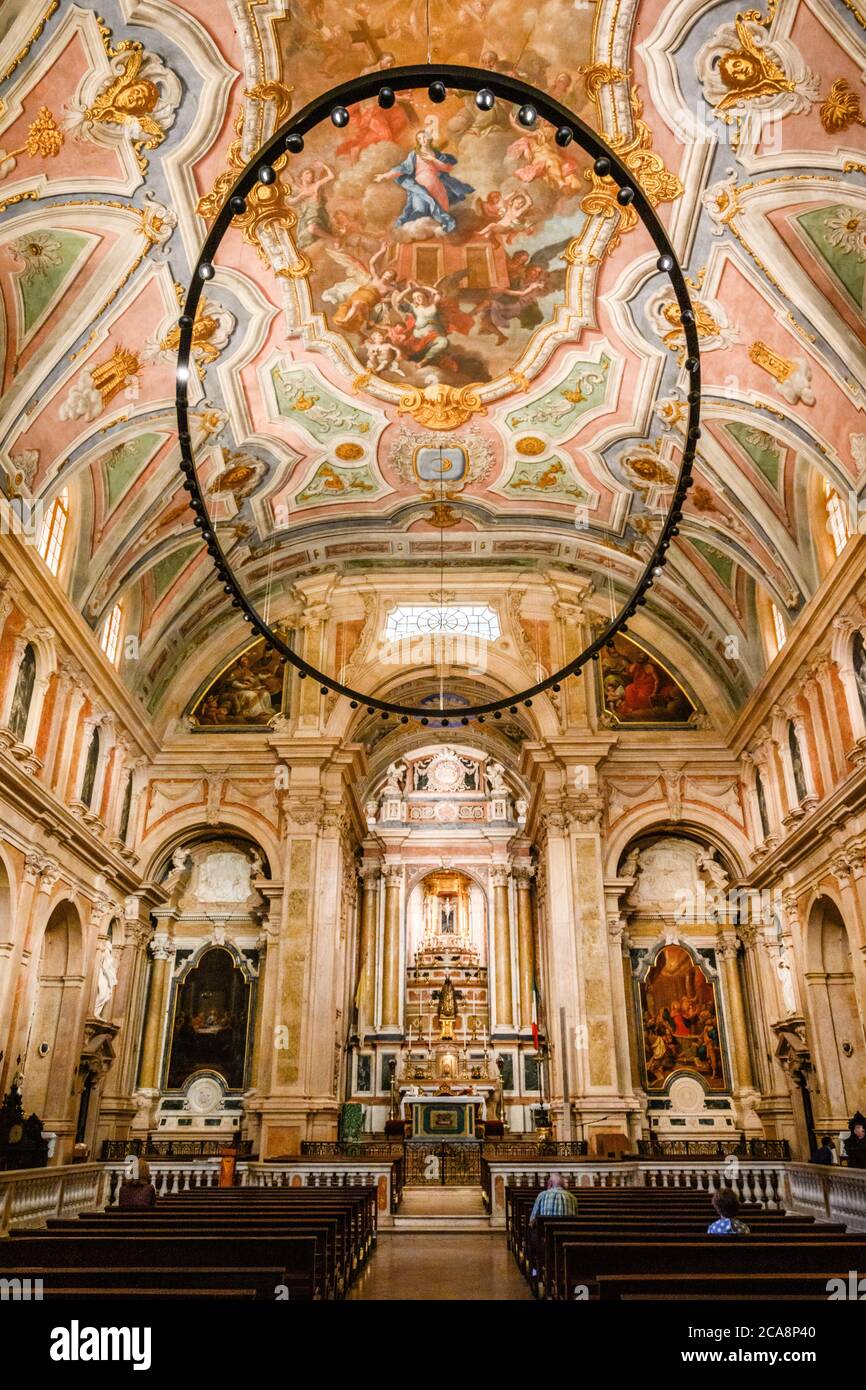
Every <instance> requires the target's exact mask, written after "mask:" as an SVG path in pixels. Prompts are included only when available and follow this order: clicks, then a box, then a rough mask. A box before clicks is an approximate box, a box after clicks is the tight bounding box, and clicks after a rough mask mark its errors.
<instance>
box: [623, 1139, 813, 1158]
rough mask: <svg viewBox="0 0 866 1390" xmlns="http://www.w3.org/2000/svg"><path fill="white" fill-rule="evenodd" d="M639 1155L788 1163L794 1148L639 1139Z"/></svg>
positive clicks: (764, 1142)
mask: <svg viewBox="0 0 866 1390" xmlns="http://www.w3.org/2000/svg"><path fill="white" fill-rule="evenodd" d="M637 1151H638V1153H639V1154H640V1156H641V1157H642V1158H644V1157H650V1156H654V1155H656V1154H659V1155H661V1157H663V1158H724V1157H727V1156H728V1155H729V1154H736V1155H737V1157H739V1158H769V1159H783V1160H787V1159H788V1158H790V1156H791V1146H790V1145H789V1143H788V1141H787V1139H746V1138H745V1136H744V1135H740V1136H739V1137H738V1138H735V1139H656V1138H655V1137H653V1138H652V1139H639V1140H638V1141H637Z"/></svg>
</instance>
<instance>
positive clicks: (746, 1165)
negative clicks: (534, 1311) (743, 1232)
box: [482, 1154, 844, 1226]
mask: <svg viewBox="0 0 866 1390" xmlns="http://www.w3.org/2000/svg"><path fill="white" fill-rule="evenodd" d="M788 1166H799V1165H786V1164H785V1163H783V1162H781V1161H777V1162H774V1161H772V1160H756V1159H748V1158H745V1159H744V1158H739V1157H738V1156H737V1155H735V1154H731V1155H728V1156H727V1157H724V1158H718V1159H686V1160H683V1159H675V1158H674V1159H664V1158H641V1159H631V1160H629V1159H626V1160H624V1161H622V1162H617V1161H615V1160H609V1161H603V1160H594V1159H579V1158H578V1159H569V1158H555V1157H552V1158H549V1159H548V1158H531V1159H528V1160H527V1159H524V1160H509V1161H503V1160H496V1159H491V1160H487V1161H485V1162H484V1163H483V1164H482V1171H483V1183H484V1189H485V1196H486V1198H487V1201H488V1203H489V1208H488V1209H489V1212H490V1224H491V1226H504V1225H505V1189H506V1187H539V1186H541V1185H542V1184H543V1183H544V1182H546V1180H547V1178H548V1176H549V1174H550V1173H561V1174H562V1177H563V1181H564V1183H565V1185H566V1186H567V1187H574V1188H577V1187H658V1188H688V1189H690V1190H692V1191H699V1192H708V1193H712V1192H715V1191H716V1190H717V1189H718V1188H720V1187H733V1188H734V1189H735V1190H736V1191H737V1193H738V1194H739V1196H740V1200H741V1201H742V1202H747V1203H750V1204H755V1205H758V1206H762V1207H765V1208H766V1209H767V1210H768V1211H781V1210H783V1209H784V1207H785V1203H786V1182H785V1169H786V1167H788ZM839 1219H844V1218H839Z"/></svg>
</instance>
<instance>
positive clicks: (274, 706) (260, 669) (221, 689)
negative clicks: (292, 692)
mask: <svg viewBox="0 0 866 1390" xmlns="http://www.w3.org/2000/svg"><path fill="white" fill-rule="evenodd" d="M286 673H287V667H286V665H285V663H284V662H283V659H282V657H281V656H280V654H279V652H275V651H272V650H271V649H270V648H269V647H267V646H266V645H265V643H264V641H263V640H262V639H259V640H258V641H256V642H253V644H252V645H251V646H249V647H247V649H246V651H243V652H241V654H240V656H237V657H235V659H234V660H233V661H232V662H231V663H230V664H229V665H228V666H227V667H226V668H225V669H224V670H223V671H221V672H220V674H219V675H218V676H217V677H216V679H215V680H213V681H211V683H210V685H208V687H207V689H206V690H205V691H204V692H203V693H202V694H201V695H200V696H199V698H198V699H197V700H196V702H195V704H194V705H193V707H192V710H191V713H190V718H191V720H192V723H193V726H194V727H195V728H199V729H212V728H219V729H224V730H225V729H261V728H267V727H268V725H269V723H270V722H271V720H272V719H274V718H275V716H276V715H278V714H280V713H281V712H282V709H283V702H284V697H285V684H286Z"/></svg>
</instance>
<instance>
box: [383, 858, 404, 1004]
mask: <svg viewBox="0 0 866 1390" xmlns="http://www.w3.org/2000/svg"><path fill="white" fill-rule="evenodd" d="M383 877H384V880H385V931H384V936H383V940H382V1025H381V1026H382V1027H383V1028H391V1029H399V1027H400V889H401V886H402V883H403V869H402V866H401V865H399V864H386V865H385V869H384V873H383Z"/></svg>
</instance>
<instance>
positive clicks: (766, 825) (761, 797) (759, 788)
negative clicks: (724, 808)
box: [755, 770, 770, 840]
mask: <svg viewBox="0 0 866 1390" xmlns="http://www.w3.org/2000/svg"><path fill="white" fill-rule="evenodd" d="M755 799H756V800H757V803H758V816H759V818H760V821H761V830H762V831H763V833H764V839H765V840H766V838H767V836H768V835H769V833H770V817H769V814H768V812H767V794H766V792H765V791H764V779H763V777H762V776H761V773H760V770H758V771H756V772H755Z"/></svg>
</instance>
